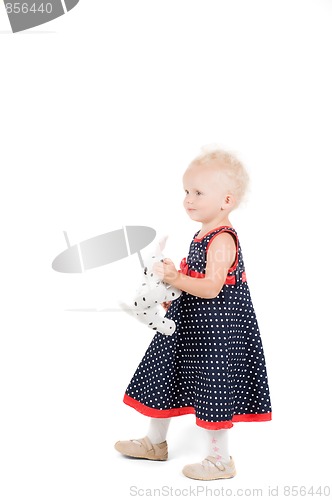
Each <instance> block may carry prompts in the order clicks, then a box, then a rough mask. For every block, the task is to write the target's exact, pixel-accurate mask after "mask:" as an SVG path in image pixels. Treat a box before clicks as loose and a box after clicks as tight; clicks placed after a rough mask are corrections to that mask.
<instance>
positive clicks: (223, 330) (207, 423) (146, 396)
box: [115, 148, 272, 480]
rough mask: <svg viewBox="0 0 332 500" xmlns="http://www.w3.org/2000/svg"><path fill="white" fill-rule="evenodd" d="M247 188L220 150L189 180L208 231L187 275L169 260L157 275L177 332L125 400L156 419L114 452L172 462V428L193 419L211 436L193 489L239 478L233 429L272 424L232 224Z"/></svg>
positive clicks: (151, 352) (156, 344) (195, 214)
mask: <svg viewBox="0 0 332 500" xmlns="http://www.w3.org/2000/svg"><path fill="white" fill-rule="evenodd" d="M247 184H248V176H247V173H246V171H245V169H244V167H243V165H242V164H241V163H240V162H239V161H238V159H237V158H235V157H234V156H233V155H231V154H230V153H227V152H225V151H223V150H220V149H217V148H214V149H212V150H211V149H210V150H205V151H204V150H203V152H202V154H201V155H200V156H198V157H197V158H195V159H194V160H193V161H192V163H191V164H190V165H189V167H188V168H187V170H186V171H185V172H184V175H183V187H184V191H185V199H184V208H185V210H186V212H187V214H188V216H189V217H190V218H191V219H192V220H194V221H197V222H199V223H200V224H201V228H200V230H199V231H197V232H196V233H195V235H194V237H193V240H192V242H191V244H190V248H189V253H188V257H187V259H185V258H184V259H183V260H182V262H181V269H180V271H178V270H177V269H176V268H175V266H174V264H173V262H172V261H171V260H170V259H164V261H163V262H160V263H157V264H155V267H154V271H155V272H156V274H157V275H158V276H160V277H161V278H162V279H163V280H164V281H165V282H166V283H169V284H170V285H173V286H175V287H176V288H179V289H180V290H182V294H181V296H180V297H179V298H178V299H176V300H174V301H173V302H172V303H171V304H164V306H165V308H167V312H166V317H167V318H170V319H172V320H174V322H175V324H176V331H175V333H174V334H173V335H172V336H165V335H162V334H161V333H159V332H157V333H156V334H155V336H154V338H153V340H152V342H151V344H150V346H149V347H148V349H147V351H146V353H145V355H144V357H143V359H142V361H141V363H140V364H139V366H138V368H137V370H136V372H135V374H134V376H133V378H132V380H131V382H130V384H129V386H128V388H127V390H126V393H125V396H124V402H125V403H126V404H127V405H129V406H131V407H133V408H134V409H136V410H137V411H139V412H140V413H142V414H143V415H146V416H148V417H150V421H149V428H148V431H147V435H146V436H145V437H144V438H142V439H137V440H135V439H134V440H130V441H118V442H117V443H116V444H115V448H116V449H117V450H118V451H119V452H120V453H122V454H123V455H126V456H130V457H137V458H146V459H149V460H167V457H168V448H167V442H166V434H167V430H168V426H169V423H170V420H171V418H172V417H174V416H179V415H186V414H188V413H192V414H194V415H195V418H196V424H197V425H198V426H200V427H203V428H204V429H206V433H207V441H208V446H209V451H208V455H207V457H206V458H204V459H203V460H202V461H201V462H199V463H195V464H190V465H186V466H185V467H184V469H183V474H184V475H185V476H187V477H189V478H191V479H200V480H212V479H223V478H230V477H233V476H235V474H236V471H235V465H234V461H233V458H232V457H231V456H230V454H229V449H228V434H229V432H230V429H231V427H233V423H234V422H258V421H267V420H271V417H272V413H271V404H270V396H269V387H268V380H267V374H266V367H265V358H264V353H263V347H262V342H261V338H260V332H259V328H258V324H257V320H256V315H255V311H254V308H253V305H252V301H251V297H250V291H249V288H248V283H247V279H246V273H245V268H244V263H243V258H242V251H241V247H240V243H239V240H238V236H237V233H236V231H235V229H234V228H233V227H232V224H231V222H230V220H229V215H230V213H231V212H232V210H234V209H235V208H236V207H237V206H238V205H239V203H240V202H241V200H242V198H243V195H244V193H245V190H246V187H247Z"/></svg>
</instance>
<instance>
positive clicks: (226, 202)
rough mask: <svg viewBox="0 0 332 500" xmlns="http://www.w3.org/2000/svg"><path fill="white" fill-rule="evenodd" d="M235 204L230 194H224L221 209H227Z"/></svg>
mask: <svg viewBox="0 0 332 500" xmlns="http://www.w3.org/2000/svg"><path fill="white" fill-rule="evenodd" d="M234 205H235V197H234V196H233V195H232V194H228V195H226V196H225V199H224V203H223V206H222V207H221V210H227V208H231V207H233V206H234Z"/></svg>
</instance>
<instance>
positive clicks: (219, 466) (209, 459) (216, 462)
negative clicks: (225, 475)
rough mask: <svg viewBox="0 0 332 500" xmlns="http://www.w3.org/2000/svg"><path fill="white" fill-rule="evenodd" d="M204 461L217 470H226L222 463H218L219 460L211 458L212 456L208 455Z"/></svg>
mask: <svg viewBox="0 0 332 500" xmlns="http://www.w3.org/2000/svg"><path fill="white" fill-rule="evenodd" d="M205 460H207V461H208V462H210V463H211V464H213V465H214V466H215V467H217V469H219V470H225V468H226V467H225V466H224V465H223V463H222V462H220V460H218V459H217V458H216V457H213V456H212V455H209V456H208V457H206V458H205Z"/></svg>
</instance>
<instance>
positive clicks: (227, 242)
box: [154, 233, 236, 299]
mask: <svg viewBox="0 0 332 500" xmlns="http://www.w3.org/2000/svg"><path fill="white" fill-rule="evenodd" d="M235 258H236V245H235V242H234V239H233V236H231V235H230V234H229V233H221V234H219V235H218V236H216V237H215V238H214V239H213V240H212V242H211V244H210V246H209V250H208V253H207V263H206V269H205V277H204V278H192V277H191V276H186V275H185V274H182V273H180V272H178V271H177V270H176V268H175V266H174V264H173V262H172V261H171V260H170V259H164V261H163V262H160V263H159V262H158V263H157V264H155V265H154V271H155V273H156V274H158V276H160V277H161V278H162V279H163V280H164V281H166V283H169V284H170V285H173V286H175V287H176V288H179V289H180V290H183V291H184V292H188V293H190V294H191V295H195V296H196V297H201V298H203V299H213V298H214V297H216V296H217V295H218V294H219V292H220V290H221V289H222V287H223V286H224V283H225V280H226V277H227V273H228V270H229V268H230V267H231V266H232V264H233V263H234V261H235Z"/></svg>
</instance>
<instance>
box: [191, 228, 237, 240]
mask: <svg viewBox="0 0 332 500" xmlns="http://www.w3.org/2000/svg"><path fill="white" fill-rule="evenodd" d="M222 228H231V229H234V228H233V226H219V227H216V228H215V229H211V231H209V232H208V233H206V234H204V236H202V237H201V238H194V241H202V240H203V239H204V238H206V236H208V235H209V234H211V233H214V231H217V230H218V229H222ZM234 231H235V229H234ZM232 234H233V233H232Z"/></svg>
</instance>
